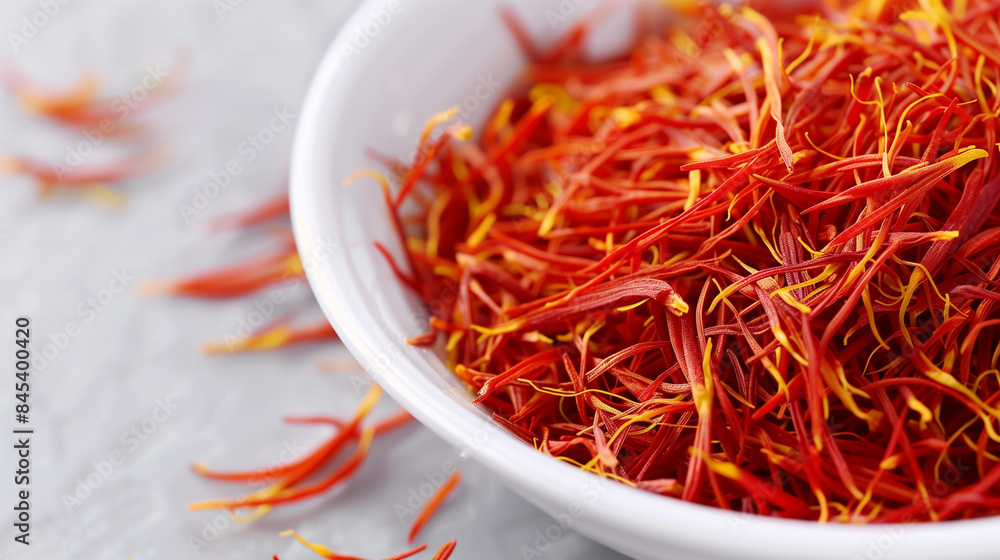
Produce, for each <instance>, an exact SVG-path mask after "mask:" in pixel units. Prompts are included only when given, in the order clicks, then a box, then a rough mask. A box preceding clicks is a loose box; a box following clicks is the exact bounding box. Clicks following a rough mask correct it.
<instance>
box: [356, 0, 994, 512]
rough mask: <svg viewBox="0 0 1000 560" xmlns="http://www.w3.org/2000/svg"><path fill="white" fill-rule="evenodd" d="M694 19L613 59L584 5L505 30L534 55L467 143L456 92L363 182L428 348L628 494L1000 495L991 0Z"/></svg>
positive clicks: (913, 507)
mask: <svg viewBox="0 0 1000 560" xmlns="http://www.w3.org/2000/svg"><path fill="white" fill-rule="evenodd" d="M686 9H687V10H688V11H687V12H684V13H682V14H681V17H680V18H674V20H673V21H675V22H676V21H681V23H680V24H674V26H673V27H670V28H668V29H667V30H666V32H665V33H664V34H663V36H658V35H651V36H648V37H642V38H640V40H638V41H636V43H635V45H636V46H635V47H634V49H633V50H632V52H631V53H630V54H629V55H628V56H626V57H622V58H620V59H615V60H611V61H605V62H600V63H593V62H589V61H588V60H587V59H586V58H585V56H584V55H583V54H582V53H583V50H584V49H583V45H584V43H585V39H586V36H587V29H588V27H590V26H591V23H592V22H585V23H584V24H581V25H579V26H577V27H576V28H574V29H573V30H571V31H570V32H569V33H568V34H567V35H566V36H565V37H564V38H563V39H561V40H559V41H557V42H556V43H555V46H554V47H552V48H551V49H542V48H540V47H537V46H536V45H534V44H533V43H531V41H530V39H529V37H528V35H527V33H526V32H525V31H524V30H523V28H521V27H518V26H515V35H516V36H517V38H518V39H519V41H520V42H521V43H522V44H523V45H524V47H525V52H526V54H527V55H528V56H529V58H531V59H532V64H531V66H530V68H529V69H528V70H527V71H526V72H525V74H524V80H523V82H522V83H519V84H517V85H516V86H515V87H514V88H512V90H511V92H510V96H509V97H508V98H507V99H504V100H503V101H502V102H500V103H499V104H498V108H497V110H496V112H495V114H494V116H493V117H492V118H490V119H489V120H487V121H486V124H485V125H484V126H483V128H482V130H481V131H479V134H478V137H477V138H476V139H475V140H474V141H466V140H464V139H465V138H466V137H468V136H469V134H468V131H465V130H464V129H463V128H461V125H460V124H455V123H454V121H453V118H454V117H455V114H456V112H455V111H451V112H445V113H442V114H441V115H437V116H435V118H433V119H432V120H431V122H430V123H429V124H428V129H432V128H434V127H438V126H444V127H446V130H445V132H446V133H445V134H442V135H440V136H439V137H437V138H438V139H437V140H432V138H434V137H433V135H432V134H431V133H430V132H429V131H428V130H425V132H424V134H423V137H422V139H421V141H420V147H419V149H418V151H417V153H418V154H421V156H420V157H419V158H418V160H417V162H416V163H415V164H414V165H413V166H412V167H411V168H409V169H408V170H405V173H404V176H403V178H402V179H401V182H400V183H401V185H400V187H399V189H398V190H397V191H396V192H395V193H392V192H391V191H390V188H389V186H390V183H389V181H388V180H387V179H386V178H384V177H381V176H380V175H379V174H377V173H376V172H374V171H370V170H369V171H365V172H363V173H362V174H356V175H354V176H352V177H351V178H350V179H349V181H348V182H350V181H353V180H355V179H357V178H359V177H361V176H366V177H370V178H375V179H376V180H378V181H379V182H380V183H381V184H382V187H383V189H384V191H385V195H384V196H385V199H386V201H387V206H388V209H389V212H390V216H391V219H392V220H393V223H394V224H395V227H396V230H397V233H398V235H399V237H400V238H401V240H402V242H401V247H402V255H403V257H404V258H403V259H397V258H394V257H393V253H391V252H390V251H389V249H388V248H386V247H384V246H382V245H378V247H377V248H378V250H379V251H381V252H382V253H383V254H384V255H385V256H386V257H387V258H388V260H389V264H390V266H391V268H392V270H393V272H394V273H395V274H396V275H397V277H399V279H400V280H401V281H402V282H403V283H404V284H406V285H407V286H409V287H411V288H412V289H413V290H414V291H415V292H416V293H418V294H419V295H420V296H421V297H422V298H424V299H425V301H427V302H435V305H433V306H431V310H432V312H433V315H434V316H433V318H432V319H431V321H430V324H429V329H430V330H429V332H428V333H425V334H422V335H420V336H418V337H416V338H415V339H414V340H413V342H414V343H417V344H420V345H425V346H428V345H433V344H434V342H435V339H436V338H438V337H437V336H435V335H437V334H440V335H441V336H440V338H443V339H444V341H445V348H446V359H447V361H448V363H449V365H450V366H451V367H452V368H453V369H454V371H455V373H456V375H457V376H458V377H459V378H460V379H461V380H462V381H463V382H464V383H465V384H467V385H468V387H469V388H470V389H471V390H472V391H473V392H474V393H475V395H476V397H475V400H476V402H481V403H483V404H485V405H487V406H489V407H491V408H492V409H493V410H494V418H495V419H496V420H497V421H498V422H499V423H500V424H501V425H502V426H504V427H505V428H507V429H508V430H509V431H510V432H511V433H512V434H514V435H515V436H517V437H519V438H521V439H523V440H524V441H525V442H526V443H527V444H529V445H532V446H534V447H535V448H537V449H538V450H539V451H541V452H543V453H546V454H548V455H551V456H553V457H555V458H556V459H558V460H561V461H564V462H566V463H569V464H572V465H575V466H577V467H579V468H581V469H583V470H586V471H590V472H593V473H595V474H597V475H600V476H604V477H608V478H613V479H616V480H619V481H621V482H622V483H624V484H628V485H632V486H636V487H639V488H643V489H646V490H649V491H652V492H657V493H661V494H665V495H669V496H674V497H678V498H681V499H684V500H687V501H690V502H696V503H701V504H707V505H712V506H716V507H719V508H723V509H730V510H737V511H743V512H752V513H758V514H762V515H774V516H781V517H791V518H798V519H809V520H817V521H843V522H894V521H911V520H913V521H931V520H946V519H963V518H971V517H980V516H987V515H995V514H998V513H1000V486H997V484H996V480H997V479H1000V374H998V373H997V371H998V369H997V368H998V366H997V361H998V359H1000V350H997V347H998V342H1000V329H998V327H1000V319H998V318H997V315H998V313H997V308H998V306H1000V280H998V275H1000V258H998V257H1000V254H998V253H1000V244H998V243H997V241H1000V213H998V212H997V209H996V204H997V202H998V200H1000V149H998V148H1000V147H998V138H997V128H998V120H997V117H998V116H1000V56H998V55H997V54H996V53H997V52H1000V28H998V26H997V24H996V6H994V5H992V4H987V3H970V4H966V3H961V4H960V3H955V4H945V3H942V2H941V1H940V0H921V1H920V2H918V3H913V4H910V5H907V7H906V8H903V9H899V8H898V7H895V6H894V5H893V4H892V3H867V2H850V3H847V4H846V5H843V6H842V7H840V8H836V9H834V8H824V9H823V10H824V11H823V13H822V14H820V15H814V16H801V15H799V16H795V15H782V14H770V17H768V15H764V14H761V13H758V12H756V11H754V10H752V9H750V8H747V7H742V8H739V9H734V8H733V7H731V6H726V5H724V6H721V7H718V8H715V7H711V6H708V5H705V6H693V7H692V6H689V7H688V8H686ZM507 19H508V20H510V19H511V18H510V16H508V17H507ZM699 21H710V22H712V26H711V29H708V30H706V29H701V30H699V29H698V25H699V24H698V22H699ZM678 45H680V46H684V45H687V46H688V47H690V46H692V45H693V46H694V48H685V49H684V50H683V51H682V50H681V49H680V48H679V47H678Z"/></svg>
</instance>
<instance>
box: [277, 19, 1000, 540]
mask: <svg viewBox="0 0 1000 560" xmlns="http://www.w3.org/2000/svg"><path fill="white" fill-rule="evenodd" d="M621 4H622V6H623V9H622V10H619V11H618V12H616V13H615V14H614V16H613V17H610V18H608V21H605V22H603V23H604V24H606V25H602V26H601V27H600V29H599V31H598V34H597V35H596V36H595V38H594V40H593V41H592V42H591V48H592V50H593V52H595V53H604V54H607V53H610V52H613V51H615V50H618V49H620V48H621V47H622V46H624V45H625V44H627V42H628V39H629V35H628V30H629V29H630V27H629V24H630V21H631V17H632V10H631V8H630V6H631V5H632V4H633V3H631V2H622V3H621ZM597 5H599V2H598V0H504V1H500V0H476V1H475V2H469V1H467V0H466V1H462V0H436V1H432V0H377V1H370V2H367V3H366V4H364V5H363V6H362V7H361V8H360V9H359V11H358V12H357V13H356V14H355V16H354V17H353V18H352V20H351V21H350V22H348V24H347V26H346V27H345V28H344V30H343V32H342V33H341V35H340V36H339V37H338V38H337V40H336V41H335V42H334V44H333V45H332V46H331V48H330V51H329V53H328V55H327V57H326V59H325V60H324V63H323V65H322V67H321V68H320V70H319V72H318V74H317V76H316V78H315V81H314V83H313V86H312V89H311V91H310V95H309V98H308V100H307V103H306V106H305V109H304V111H303V114H302V116H301V119H300V124H299V130H298V133H297V138H296V146H295V155H294V160H293V166H292V213H293V221H294V226H295V235H296V240H297V243H298V247H299V250H300V252H301V254H302V258H303V263H304V265H305V267H306V272H307V274H308V277H309V281H310V284H311V286H312V288H313V290H314V292H315V293H316V296H317V299H318V300H319V302H320V304H321V305H322V306H323V309H324V311H325V313H326V314H327V317H328V318H329V319H330V321H331V322H332V323H333V324H334V326H335V327H336V328H337V330H338V331H339V332H340V334H341V336H342V337H343V339H344V341H345V343H346V344H347V345H348V347H349V348H350V349H351V351H352V352H353V353H354V355H355V357H357V358H358V359H359V360H360V361H361V362H362V364H363V365H364V366H365V367H366V369H367V371H368V372H369V374H371V375H372V377H373V378H374V379H375V380H376V381H378V382H379V384H380V385H382V386H383V387H384V388H385V389H386V390H387V391H388V392H389V393H390V394H391V395H392V396H393V397H394V398H395V399H396V400H397V401H398V402H399V403H400V404H401V405H403V406H404V407H405V408H407V410H409V411H410V412H411V413H412V414H413V415H414V416H416V417H417V418H418V419H419V420H420V421H421V422H422V423H424V424H425V425H426V426H428V427H430V428H431V429H432V430H434V431H436V432H437V433H438V434H439V435H441V436H442V437H444V438H445V439H447V440H448V441H450V442H451V443H452V444H454V445H455V449H456V452H458V453H459V454H460V455H462V456H463V457H471V458H473V459H475V460H477V461H479V462H481V463H482V464H484V465H485V466H486V467H487V468H489V469H491V470H492V471H493V472H495V473H496V474H497V475H498V476H500V477H501V478H502V479H503V480H504V481H505V482H506V483H507V484H508V485H510V486H511V487H512V488H514V489H515V490H516V491H518V492H519V493H521V494H522V495H523V496H524V497H525V498H527V499H528V500H530V501H532V502H533V503H535V504H536V505H538V506H539V507H541V508H542V509H543V510H545V511H546V512H548V513H549V514H551V515H553V516H556V517H557V518H560V519H563V520H567V519H568V520H570V524H571V525H572V527H573V529H575V530H579V531H580V532H581V533H584V534H586V535H588V536H590V537H591V538H594V539H595V540H598V541H600V542H602V543H604V544H606V545H608V546H610V547H612V548H615V549H617V550H620V551H622V552H624V553H626V554H630V555H632V556H635V557H639V558H689V557H690V558H695V557H697V558H761V559H764V558H768V559H776V558H788V559H798V558H802V557H804V556H803V554H808V555H809V557H811V558H831V559H832V558H845V559H846V558H853V557H854V556H857V557H859V558H933V557H935V556H936V555H938V554H942V553H945V552H954V551H956V550H958V547H960V549H961V551H962V553H963V555H964V557H966V558H980V557H982V558H987V557H990V556H989V555H990V554H993V553H994V551H995V550H996V547H997V545H998V544H1000V537H998V536H997V535H1000V522H998V521H996V520H978V521H971V522H958V523H948V524H941V525H939V526H907V527H899V528H890V527H854V526H819V525H816V524H812V523H806V522H797V521H783V520H776V519H769V518H761V517H754V516H746V515H742V514H735V513H730V512H724V511H720V510H715V509H712V508H707V507H702V506H697V505H692V504H687V503H683V502H680V501H678V500H673V499H667V498H661V497H658V496H653V495H649V494H646V493H644V492H639V491H636V490H633V489H631V488H628V487H626V486H624V485H620V484H617V483H610V482H606V481H602V480H600V479H598V478H597V477H596V476H592V475H589V474H587V473H583V472H581V471H579V470H577V469H575V468H572V467H570V466H569V465H566V464H564V463H561V462H558V461H555V460H552V459H550V458H549V457H546V456H544V455H542V454H541V453H538V452H536V451H535V450H534V449H532V448H530V447H529V446H526V445H524V444H523V443H522V442H520V441H519V440H517V439H515V438H514V437H513V436H511V435H509V434H507V433H506V432H504V431H503V430H501V429H500V428H498V427H497V426H496V425H495V424H494V423H493V422H492V421H491V420H490V418H489V415H488V412H487V411H485V410H483V409H481V408H479V407H477V406H475V405H473V404H472V403H471V399H472V397H471V395H470V394H469V393H468V391H467V390H466V389H465V388H464V387H463V386H462V385H461V383H460V382H459V381H458V380H457V379H456V378H455V377H454V375H453V374H452V373H451V372H450V371H449V370H448V368H447V367H446V366H445V365H444V364H443V363H442V361H441V359H440V358H439V356H438V354H436V353H435V352H433V351H430V350H425V349H419V348H414V347H411V346H408V345H406V343H405V341H406V340H407V339H409V338H411V337H414V336H416V335H419V334H421V333H423V332H425V331H426V330H427V318H428V313H427V311H426V310H427V306H426V305H425V304H424V302H422V301H420V300H419V299H418V298H416V297H415V296H414V295H413V294H411V293H409V292H408V291H407V290H406V289H405V288H404V287H403V286H402V284H401V283H400V282H398V281H397V280H396V278H395V277H394V276H393V274H392V272H391V270H390V267H389V266H388V264H387V262H386V260H385V259H384V258H383V257H382V255H380V254H379V253H378V252H377V251H376V249H375V247H374V242H375V241H380V242H382V243H383V244H385V245H386V246H387V247H388V248H389V249H390V251H391V252H392V253H393V254H394V255H395V256H396V257H399V256H400V252H399V249H400V246H399V243H398V240H397V238H396V237H395V236H394V233H393V230H392V228H391V225H390V222H389V219H388V214H387V212H386V209H385V206H384V202H383V199H382V195H381V191H380V189H379V187H378V185H377V184H375V183H374V182H373V181H370V180H361V181H358V182H357V183H355V184H353V185H352V186H351V187H350V188H342V187H341V184H342V183H343V181H344V179H345V178H346V177H347V176H348V175H349V174H350V173H352V172H353V171H356V170H358V169H361V168H367V167H375V168H377V169H380V170H382V171H387V169H386V166H385V165H383V164H380V163H378V162H377V161H376V160H374V159H373V158H372V157H371V152H370V151H369V150H377V152H378V153H380V154H386V155H389V156H390V157H392V158H393V159H397V160H400V161H401V162H403V163H408V162H409V161H410V158H412V156H413V154H414V152H415V149H416V140H417V138H418V137H419V135H420V133H421V129H422V128H423V123H424V122H425V121H426V119H427V118H428V117H429V116H431V115H432V114H434V113H437V112H438V111H441V110H442V109H445V108H448V107H450V106H458V107H459V108H460V111H461V117H462V119H463V120H464V121H465V122H468V123H470V124H472V125H473V126H474V127H475V125H477V124H479V123H480V122H482V121H483V120H484V119H485V117H486V116H487V115H488V114H489V113H490V112H491V111H492V110H493V109H494V108H495V106H496V105H497V104H498V103H499V102H500V101H502V99H503V95H504V92H505V90H506V88H507V87H508V85H509V84H510V83H511V82H512V81H514V80H515V79H516V77H517V76H518V74H519V73H520V71H521V70H522V69H523V67H524V64H525V63H526V60H525V59H524V58H523V57H522V56H521V54H520V51H519V49H518V47H517V44H516V43H515V41H514V40H513V39H512V38H511V36H510V34H509V33H508V31H507V29H506V28H505V27H504V26H503V25H502V23H501V21H500V18H499V15H498V14H499V9H500V7H501V6H508V7H511V8H513V10H514V11H515V12H516V13H517V14H519V16H520V17H521V19H522V20H523V21H525V23H526V24H527V27H528V29H529V31H530V32H531V33H532V34H533V35H534V36H535V37H539V38H541V39H542V40H543V41H544V40H549V41H551V40H553V39H554V38H555V37H557V36H558V35H559V34H560V33H561V32H564V31H566V30H567V29H569V27H570V25H571V22H572V21H574V20H575V19H577V18H579V17H582V16H583V15H584V14H586V13H587V12H589V11H590V10H591V9H593V8H594V7H595V6H597ZM387 174H388V173H387ZM433 304H434V302H432V303H431V305H433ZM959 543H960V544H959ZM529 544H530V543H529ZM873 546H874V547H875V548H872V547H873ZM873 554H874V555H875V556H872V555H873Z"/></svg>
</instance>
